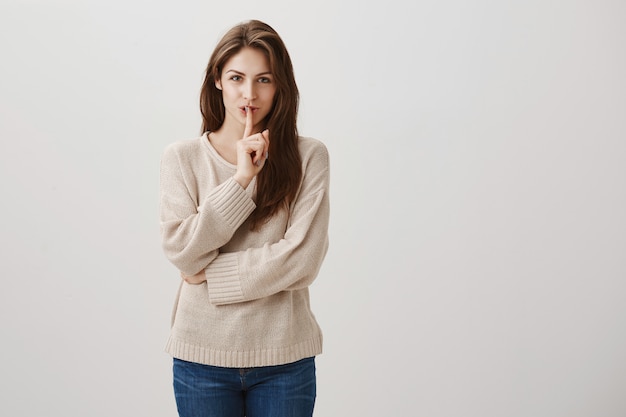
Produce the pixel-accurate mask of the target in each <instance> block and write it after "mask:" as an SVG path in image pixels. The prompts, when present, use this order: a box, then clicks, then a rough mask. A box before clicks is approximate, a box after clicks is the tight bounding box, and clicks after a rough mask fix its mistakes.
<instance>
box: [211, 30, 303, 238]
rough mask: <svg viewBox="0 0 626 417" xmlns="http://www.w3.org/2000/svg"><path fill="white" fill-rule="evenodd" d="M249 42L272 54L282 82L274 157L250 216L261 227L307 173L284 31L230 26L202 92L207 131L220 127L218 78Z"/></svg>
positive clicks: (273, 130)
mask: <svg viewBox="0 0 626 417" xmlns="http://www.w3.org/2000/svg"><path fill="white" fill-rule="evenodd" d="M244 47H250V48H255V49H257V50H259V51H261V52H263V53H264V54H265V55H266V56H267V58H268V61H269V65H270V70H271V72H272V75H273V76H274V82H275V83H276V93H275V94H274V102H273V105H272V110H271V111H270V113H269V114H268V115H267V117H266V119H265V125H266V127H267V128H268V129H269V131H270V147H269V156H270V157H269V159H268V160H267V161H265V166H264V167H263V169H262V170H261V172H259V174H258V175H257V178H256V206H257V207H256V209H255V211H254V212H253V213H252V214H251V216H250V219H251V220H252V229H256V228H258V226H260V225H261V224H263V223H265V222H266V221H267V220H269V218H270V217H271V216H272V215H274V214H275V213H276V212H277V211H278V210H279V209H281V208H282V207H286V206H287V205H288V204H289V202H291V201H292V200H293V199H294V198H295V196H296V193H297V191H298V186H299V184H300V180H301V179H302V160H301V157H300V152H299V151H298V128H297V118H298V102H299V93H298V87H297V85H296V80H295V76H294V73H293V65H292V63H291V58H290V57H289V53H288V52H287V48H286V47H285V44H284V43H283V41H282V39H281V38H280V36H279V35H278V33H276V31H275V30H274V29H272V28H271V27H270V26H269V25H267V24H266V23H263V22H260V21H258V20H250V21H248V22H244V23H241V24H239V25H237V26H235V27H233V28H232V29H230V30H229V31H228V32H226V34H225V35H224V36H223V37H222V39H221V40H220V41H219V43H218V44H217V46H216V47H215V50H214V51H213V54H212V55H211V58H210V59H209V64H208V66H207V69H206V76H205V79H204V83H203V84H202V91H201V93H200V111H201V113H202V133H204V132H206V131H216V130H217V129H219V128H220V127H221V126H222V123H224V117H225V109H224V102H223V100H222V91H221V90H219V89H218V88H217V87H216V86H215V81H216V80H219V79H220V78H221V76H222V69H223V67H224V64H226V61H228V60H229V59H230V58H231V57H232V56H233V55H235V54H237V53H238V52H239V51H240V50H241V49H242V48H244Z"/></svg>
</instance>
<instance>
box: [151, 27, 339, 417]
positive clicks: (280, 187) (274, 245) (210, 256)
mask: <svg viewBox="0 0 626 417" xmlns="http://www.w3.org/2000/svg"><path fill="white" fill-rule="evenodd" d="M298 99H299V95H298V88H297V86H296V82H295V78H294V74H293V67H292V64H291V59H290V57H289V54H288V52H287V50H286V48H285V45H284V43H283V41H282V40H281V38H280V37H279V35H278V34H277V33H276V32H275V31H274V30H273V29H272V28H271V27H270V26H268V25H267V24H265V23H263V22H259V21H249V22H245V23H242V24H240V25H237V26H235V27H234V28H232V29H231V30H230V31H228V32H227V33H226V34H225V35H224V37H223V38H222V39H221V41H220V42H219V43H218V45H217V46H216V48H215V50H214V52H213V54H212V56H211V58H210V60H209V64H208V67H207V70H206V77H205V80H204V84H203V86H202V91H201V95H200V109H201V113H202V116H203V127H202V130H203V132H204V133H203V134H202V136H201V137H199V138H196V139H193V140H182V141H178V142H175V143H173V144H171V145H169V146H168V147H167V148H166V149H165V152H164V154H163V157H162V161H161V230H162V240H163V248H164V252H165V254H166V256H167V258H168V259H169V260H170V261H171V262H172V263H173V264H174V265H175V266H176V268H178V269H179V270H180V271H181V276H182V278H183V279H182V281H181V286H180V289H179V291H178V296H177V302H176V305H175V308H174V314H173V319H172V329H171V335H170V338H169V340H168V343H167V347H166V351H167V352H169V353H170V354H171V355H172V356H173V357H174V368H173V373H174V391H175V395H176V403H177V407H178V412H179V415H180V416H182V417H184V416H233V417H234V416H237V417H240V416H244V415H245V416H248V417H257V416H272V417H282V416H294V417H295V416H297V417H304V416H311V415H312V413H313V406H314V403H315V393H316V380H315V362H314V360H315V359H314V358H315V356H316V355H318V354H320V353H321V351H322V333H321V331H320V328H319V326H318V324H317V322H316V320H315V317H314V315H313V313H312V312H311V310H310V304H309V291H308V287H309V285H310V284H311V283H312V282H313V280H314V279H315V277H316V275H317V273H318V271H319V269H320V267H321V264H322V261H323V259H324V257H325V255H326V251H327V248H328V217H329V201H328V198H329V195H328V193H329V190H328V186H329V162H328V153H327V150H326V148H325V146H324V145H323V144H322V143H321V142H319V141H317V140H315V139H311V138H304V137H299V136H298V131H297V126H296V120H297V110H298Z"/></svg>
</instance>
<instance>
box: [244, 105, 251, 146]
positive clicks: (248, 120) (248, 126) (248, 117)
mask: <svg viewBox="0 0 626 417" xmlns="http://www.w3.org/2000/svg"><path fill="white" fill-rule="evenodd" d="M253 127H254V125H253V123H252V110H250V107H248V106H246V127H245V128H244V130H243V138H247V137H248V136H250V134H251V133H252V128H253Z"/></svg>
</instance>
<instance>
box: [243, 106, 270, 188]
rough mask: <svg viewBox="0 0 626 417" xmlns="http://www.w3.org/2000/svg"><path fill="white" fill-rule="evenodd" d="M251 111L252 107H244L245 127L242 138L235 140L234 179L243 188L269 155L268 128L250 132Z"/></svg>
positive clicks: (251, 123)
mask: <svg viewBox="0 0 626 417" xmlns="http://www.w3.org/2000/svg"><path fill="white" fill-rule="evenodd" d="M252 113H253V112H252V109H250V108H249V107H246V127H245V129H244V132H243V138H242V139H240V140H238V141H237V172H236V173H235V175H234V179H235V181H237V182H238V183H239V184H240V185H241V186H242V187H243V188H247V187H248V185H249V184H250V182H251V181H252V179H253V178H254V177H255V176H256V175H257V174H258V173H259V172H261V169H263V167H264V166H265V162H266V161H267V158H268V157H269V147H270V134H269V130H267V129H265V130H264V131H263V132H261V133H255V134H252V129H253V128H254V123H253V115H252Z"/></svg>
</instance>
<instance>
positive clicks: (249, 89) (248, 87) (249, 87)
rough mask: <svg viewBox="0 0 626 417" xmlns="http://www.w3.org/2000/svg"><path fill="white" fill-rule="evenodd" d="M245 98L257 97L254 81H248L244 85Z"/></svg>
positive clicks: (252, 98)
mask: <svg viewBox="0 0 626 417" xmlns="http://www.w3.org/2000/svg"><path fill="white" fill-rule="evenodd" d="M243 98H244V99H246V100H254V99H255V98H256V91H255V88H254V83H252V82H246V83H244V87H243Z"/></svg>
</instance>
